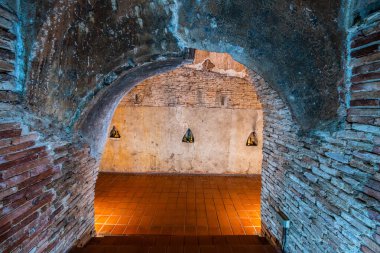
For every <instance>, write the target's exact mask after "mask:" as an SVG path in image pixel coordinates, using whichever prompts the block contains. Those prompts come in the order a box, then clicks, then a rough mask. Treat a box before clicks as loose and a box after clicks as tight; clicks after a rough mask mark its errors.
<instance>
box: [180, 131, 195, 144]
mask: <svg viewBox="0 0 380 253" xmlns="http://www.w3.org/2000/svg"><path fill="white" fill-rule="evenodd" d="M182 142H186V143H194V135H193V132H191V130H190V128H189V129H187V131H186V133H185V135H184V136H183V138H182Z"/></svg>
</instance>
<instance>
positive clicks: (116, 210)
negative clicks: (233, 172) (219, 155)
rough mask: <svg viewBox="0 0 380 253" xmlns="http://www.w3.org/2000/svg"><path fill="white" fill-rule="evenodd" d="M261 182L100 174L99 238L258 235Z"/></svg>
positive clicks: (213, 177) (97, 199) (258, 179)
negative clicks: (132, 235)
mask: <svg viewBox="0 0 380 253" xmlns="http://www.w3.org/2000/svg"><path fill="white" fill-rule="evenodd" d="M260 189H261V179H260V177H259V176H255V177H235V176H229V177H226V176H182V175H167V176H166V175H125V174H124V175H123V174H103V173H101V174H100V175H99V179H98V182H97V185H96V197H95V229H96V232H97V233H98V234H101V235H110V234H112V235H131V234H155V235H158V234H162V235H245V234H246V235H254V234H260V233H261V220H260Z"/></svg>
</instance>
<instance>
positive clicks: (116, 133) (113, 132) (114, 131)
mask: <svg viewBox="0 0 380 253" xmlns="http://www.w3.org/2000/svg"><path fill="white" fill-rule="evenodd" d="M120 137H121V136H120V133H119V131H118V130H117V129H116V127H115V126H113V127H112V130H111V132H110V138H120Z"/></svg>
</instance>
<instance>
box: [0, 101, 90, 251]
mask: <svg viewBox="0 0 380 253" xmlns="http://www.w3.org/2000/svg"><path fill="white" fill-rule="evenodd" d="M0 117H1V118H2V123H1V124H0V252H29V251H34V252H52V251H55V252H65V251H66V250H67V249H69V248H70V247H72V246H73V245H74V244H77V243H80V240H81V239H82V238H86V237H89V236H90V235H91V234H92V231H93V222H94V221H93V217H94V211H93V200H94V186H95V180H96V176H97V170H96V168H97V163H96V160H95V159H93V158H91V157H90V155H89V148H88V147H86V146H85V145H84V144H81V143H79V142H78V143H75V142H74V143H67V142H65V141H63V140H62V139H63V138H62V139H61V138H59V136H63V134H62V133H61V132H59V130H55V131H54V132H52V131H51V129H53V128H52V127H51V126H50V125H49V122H46V121H44V120H40V119H38V118H34V117H32V116H31V115H29V114H28V113H27V112H26V111H25V110H24V109H23V108H22V107H18V106H15V105H12V104H6V103H0ZM26 122H27V123H26ZM49 129H50V130H49ZM65 139H68V138H65Z"/></svg>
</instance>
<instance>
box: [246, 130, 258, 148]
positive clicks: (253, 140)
mask: <svg viewBox="0 0 380 253" xmlns="http://www.w3.org/2000/svg"><path fill="white" fill-rule="evenodd" d="M258 144H259V141H258V140H257V136H256V133H255V131H253V132H252V133H251V134H250V135H249V136H248V139H247V143H246V145H247V146H257V145H258Z"/></svg>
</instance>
